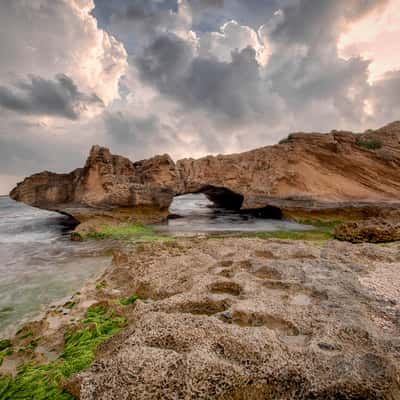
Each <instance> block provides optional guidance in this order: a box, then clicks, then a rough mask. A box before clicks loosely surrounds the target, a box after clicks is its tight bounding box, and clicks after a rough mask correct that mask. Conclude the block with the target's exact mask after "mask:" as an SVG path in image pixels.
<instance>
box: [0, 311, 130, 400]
mask: <svg viewBox="0 0 400 400" xmlns="http://www.w3.org/2000/svg"><path fill="white" fill-rule="evenodd" d="M81 325H82V327H81V328H80V329H75V330H74V329H70V330H68V331H67V332H66V333H65V337H64V339H65V345H64V351H63V353H62V354H61V356H60V358H59V359H57V360H55V361H53V362H50V363H48V364H44V365H39V364H35V363H27V364H24V365H23V366H22V367H20V368H19V369H18V373H17V375H16V376H15V377H0V400H15V399H19V400H72V399H73V397H72V396H71V395H70V394H69V393H67V392H66V391H64V390H63V389H61V388H60V383H61V382H62V381H63V380H64V379H66V378H69V377H70V376H71V375H73V374H75V373H77V372H79V371H82V370H83V369H85V368H87V367H89V366H90V364H91V363H92V362H93V360H94V358H95V353H96V348H97V346H98V345H99V344H100V343H102V342H104V341H105V340H107V339H108V338H110V337H111V336H112V335H114V334H116V333H118V332H119V331H120V330H121V329H122V327H123V326H124V325H125V319H124V318H121V317H119V316H117V315H115V313H114V312H113V311H111V310H108V309H107V308H105V307H104V306H94V307H91V308H89V310H88V311H87V312H86V315H85V319H84V320H83V321H82V324H81Z"/></svg>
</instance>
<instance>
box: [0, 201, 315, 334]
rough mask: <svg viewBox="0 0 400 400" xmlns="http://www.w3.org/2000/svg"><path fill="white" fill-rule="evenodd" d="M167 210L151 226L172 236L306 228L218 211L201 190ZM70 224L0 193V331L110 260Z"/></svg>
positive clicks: (105, 247) (100, 244)
mask: <svg viewBox="0 0 400 400" xmlns="http://www.w3.org/2000/svg"><path fill="white" fill-rule="evenodd" d="M170 212H171V213H173V214H176V215H177V216H179V217H177V218H172V219H170V220H169V221H168V222H166V223H163V224H157V225H154V227H155V229H156V230H157V231H160V232H162V233H164V234H171V235H173V236H179V235H193V234H198V233H207V232H208V233H209V232H252V231H253V232H255V231H257V232H258V231H274V230H275V231H276V230H281V229H292V230H299V229H310V228H309V227H307V226H303V225H299V224H295V223H290V222H286V221H277V220H267V219H260V218H256V217H254V216H252V215H250V214H243V213H237V212H231V211H227V210H222V209H218V208H215V207H213V205H212V203H211V202H210V201H209V200H207V198H206V197H205V196H204V195H202V194H198V195H193V194H189V195H183V196H179V197H175V199H174V201H173V203H172V204H171V207H170ZM72 228H73V226H72V225H71V222H70V220H69V219H68V218H67V217H65V216H62V215H59V214H57V213H53V212H47V211H43V210H39V209H36V208H32V207H29V206H26V205H24V204H21V203H17V202H15V201H13V200H11V199H10V198H9V197H7V196H0V334H3V333H11V332H13V331H14V330H15V329H17V328H18V325H19V324H20V323H21V320H23V319H29V318H31V317H33V316H35V315H37V314H38V313H39V312H40V311H41V310H43V309H44V307H45V306H46V305H48V304H50V303H52V302H54V301H60V300H62V299H63V298H65V297H68V296H71V295H72V294H74V293H75V292H76V291H78V290H79V289H80V288H81V287H82V286H83V285H84V284H85V282H86V281H87V280H88V279H91V278H94V277H96V276H98V275H99V274H100V273H101V272H102V271H103V270H104V269H105V268H106V267H107V266H108V265H109V264H110V261H111V249H112V248H114V247H115V246H116V244H115V243H109V242H105V241H96V240H92V241H90V240H89V241H85V242H72V241H70V240H69V233H70V231H71V229H72ZM107 254H108V255H107Z"/></svg>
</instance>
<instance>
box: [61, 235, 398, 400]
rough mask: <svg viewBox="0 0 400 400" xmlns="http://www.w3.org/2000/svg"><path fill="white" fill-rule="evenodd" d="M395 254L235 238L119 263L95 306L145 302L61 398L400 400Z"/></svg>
mask: <svg viewBox="0 0 400 400" xmlns="http://www.w3.org/2000/svg"><path fill="white" fill-rule="evenodd" d="M399 254H400V253H399V244H393V245H389V246H385V247H382V246H378V245H373V244H358V245H353V244H350V243H345V242H339V241H328V242H326V243H325V244H324V245H322V246H314V245H311V244H309V243H305V242H301V241H278V240H267V241H265V240H260V239H232V238H229V239H222V240H207V239H198V240H193V239H192V240H179V241H177V242H172V243H165V244H160V243H152V244H146V245H140V247H138V248H137V251H136V250H135V249H131V250H130V251H128V252H121V253H120V254H117V255H116V257H115V259H114V265H113V266H112V268H110V269H109V270H108V271H107V272H106V273H105V274H104V275H103V276H102V278H101V279H102V282H105V287H106V288H105V289H103V291H102V292H101V294H99V291H97V292H96V293H98V294H97V296H100V295H101V296H103V297H102V298H101V299H103V300H101V299H99V300H100V301H105V300H106V299H110V297H111V298H112V296H115V290H114V289H116V288H118V295H119V296H130V295H132V294H137V295H139V296H140V299H141V300H138V301H137V302H136V303H135V304H134V305H133V306H130V308H129V310H128V311H129V321H130V323H129V324H128V327H127V328H126V330H125V331H124V332H123V333H121V334H120V335H119V336H116V337H115V338H113V339H112V340H111V341H109V342H107V343H105V344H104V345H103V346H102V347H101V349H100V350H99V352H98V356H97V360H96V361H95V363H94V364H93V365H92V366H91V367H90V368H89V369H88V370H87V371H84V372H82V373H80V374H78V375H77V376H75V377H73V378H72V379H71V380H70V381H69V382H67V383H66V388H67V389H68V390H70V391H72V392H73V393H74V394H75V395H76V396H78V398H79V399H81V400H122V399H131V398H135V399H138V400H150V399H186V400H190V399H193V400H194V399H218V400H245V399H256V400H257V399H260V400H265V399H274V400H278V399H279V400H310V399H315V400H317V399H318V400H327V399H328V400H337V399H363V400H376V399H381V400H385V399H386V400H395V399H398V398H400V381H399V376H400V374H399V373H400V363H399V360H400V345H399V334H400V325H399V320H398V313H399V312H400V310H399V305H398V303H397V301H398V296H399V287H400V285H399V283H400V282H399V275H398V273H396V271H398V265H399V261H400V259H399ZM109 301H110V300H109Z"/></svg>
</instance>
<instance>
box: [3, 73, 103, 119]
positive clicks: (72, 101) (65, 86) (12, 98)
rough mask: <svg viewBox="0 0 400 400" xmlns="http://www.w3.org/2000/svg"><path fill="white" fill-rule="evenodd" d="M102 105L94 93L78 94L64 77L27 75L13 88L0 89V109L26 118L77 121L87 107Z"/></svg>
mask: <svg viewBox="0 0 400 400" xmlns="http://www.w3.org/2000/svg"><path fill="white" fill-rule="evenodd" d="M94 104H95V105H102V101H101V99H100V98H99V97H98V96H96V95H95V94H89V95H88V94H85V93H82V92H80V91H79V89H78V87H77V86H76V84H75V83H74V81H73V80H72V79H71V78H69V77H68V76H67V75H64V74H58V75H56V77H55V79H54V80H47V79H44V78H41V77H39V76H30V77H29V79H28V80H26V81H18V82H17V83H16V84H15V85H14V86H0V107H2V108H3V109H6V110H10V111H14V112H17V113H21V114H29V115H51V116H58V117H64V118H68V119H77V118H79V115H80V113H81V112H82V111H84V110H86V109H87V107H88V106H90V105H94Z"/></svg>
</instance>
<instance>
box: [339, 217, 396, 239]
mask: <svg viewBox="0 0 400 400" xmlns="http://www.w3.org/2000/svg"><path fill="white" fill-rule="evenodd" d="M334 236H335V237H336V239H339V240H345V241H348V242H352V243H362V242H371V243H383V242H392V241H397V240H400V222H399V221H397V222H396V221H391V220H385V219H376V218H371V219H368V220H366V221H353V222H346V223H343V224H340V225H337V226H336V227H335V230H334Z"/></svg>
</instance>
